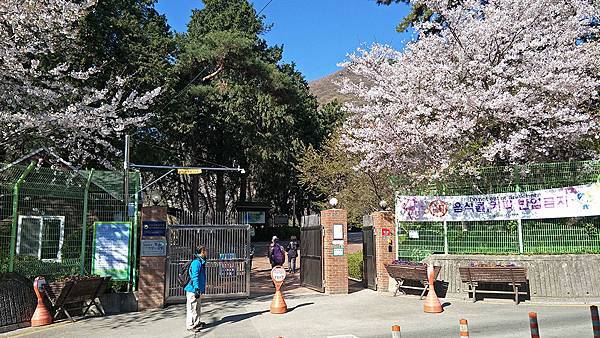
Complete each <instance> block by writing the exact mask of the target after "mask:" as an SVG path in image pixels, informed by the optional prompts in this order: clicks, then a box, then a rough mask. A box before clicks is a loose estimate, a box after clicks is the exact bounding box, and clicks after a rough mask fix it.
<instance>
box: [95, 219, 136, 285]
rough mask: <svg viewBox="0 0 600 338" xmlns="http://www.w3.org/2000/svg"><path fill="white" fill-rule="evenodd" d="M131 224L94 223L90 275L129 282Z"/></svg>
mask: <svg viewBox="0 0 600 338" xmlns="http://www.w3.org/2000/svg"><path fill="white" fill-rule="evenodd" d="M130 236H131V222H96V223H94V252H93V256H94V260H93V261H92V273H93V274H95V275H99V276H111V277H112V279H113V280H119V281H127V280H129V267H130V265H129V263H130V261H129V259H130V255H131V250H130V245H129V243H130Z"/></svg>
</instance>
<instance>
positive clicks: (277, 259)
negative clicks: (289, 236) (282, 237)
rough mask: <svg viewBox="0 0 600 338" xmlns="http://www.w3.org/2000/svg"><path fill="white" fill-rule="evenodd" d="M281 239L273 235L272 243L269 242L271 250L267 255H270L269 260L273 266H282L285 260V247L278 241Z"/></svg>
mask: <svg viewBox="0 0 600 338" xmlns="http://www.w3.org/2000/svg"><path fill="white" fill-rule="evenodd" d="M278 241H279V239H278V238H277V236H273V238H272V239H271V244H269V251H268V252H267V256H268V257H269V262H271V267H272V268H274V267H276V266H282V265H283V263H284V262H285V249H284V248H283V246H281V245H280V244H279V243H278Z"/></svg>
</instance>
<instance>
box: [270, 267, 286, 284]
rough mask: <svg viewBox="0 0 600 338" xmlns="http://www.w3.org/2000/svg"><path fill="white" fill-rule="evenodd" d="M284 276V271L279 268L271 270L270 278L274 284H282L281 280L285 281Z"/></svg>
mask: <svg viewBox="0 0 600 338" xmlns="http://www.w3.org/2000/svg"><path fill="white" fill-rule="evenodd" d="M285 275H286V272H285V269H284V268H282V267H280V266H279V267H274V268H273V270H271V278H272V279H273V281H275V282H283V280H284V279H285Z"/></svg>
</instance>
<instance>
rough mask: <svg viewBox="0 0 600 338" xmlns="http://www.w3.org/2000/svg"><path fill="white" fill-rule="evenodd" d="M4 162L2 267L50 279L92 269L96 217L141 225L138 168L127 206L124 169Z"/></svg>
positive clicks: (0, 175)
mask: <svg viewBox="0 0 600 338" xmlns="http://www.w3.org/2000/svg"><path fill="white" fill-rule="evenodd" d="M0 167H1V169H0V273H2V272H7V271H15V272H18V273H21V274H22V275H24V276H26V277H35V276H37V275H43V276H45V277H46V278H47V279H50V280H52V279H55V278H58V277H60V276H63V275H68V274H89V273H91V264H92V255H93V250H92V246H93V243H92V242H93V225H94V222H99V221H101V222H113V221H131V222H134V227H133V228H134V229H137V217H136V215H137V203H135V202H136V201H137V200H138V199H137V195H136V192H138V191H139V190H140V189H139V188H140V178H139V174H137V173H133V174H130V179H129V182H130V188H129V191H130V192H131V196H130V201H131V202H134V203H133V204H132V205H131V207H129V208H128V207H127V206H126V205H125V203H124V200H123V182H124V180H123V178H124V176H123V175H124V173H123V172H117V171H92V170H90V171H86V170H74V169H72V168H70V167H68V166H62V165H60V164H58V165H56V164H55V165H53V166H52V167H40V166H37V165H36V162H32V163H31V164H30V165H29V166H23V165H2V166H0ZM134 239H135V236H133V237H132V242H131V245H133V240H134ZM135 257H136V255H135V253H134V254H133V255H132V262H131V263H132V264H131V265H132V266H133V267H135V266H136V259H135ZM134 269H135V268H134ZM133 273H134V274H135V271H133Z"/></svg>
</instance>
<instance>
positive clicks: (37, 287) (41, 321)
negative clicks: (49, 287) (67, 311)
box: [31, 277, 52, 327]
mask: <svg viewBox="0 0 600 338" xmlns="http://www.w3.org/2000/svg"><path fill="white" fill-rule="evenodd" d="M45 285H46V280H45V279H44V277H37V278H36V279H35V281H34V282H33V291H35V295H36V296H37V307H36V308H35V312H34V313H33V316H32V317H31V326H32V327H37V326H44V325H49V324H52V315H50V312H49V311H48V309H47V308H46V305H44V295H43V294H42V292H43V289H44V286H45Z"/></svg>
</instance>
